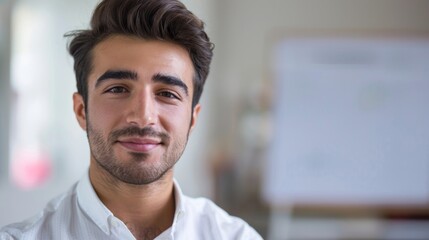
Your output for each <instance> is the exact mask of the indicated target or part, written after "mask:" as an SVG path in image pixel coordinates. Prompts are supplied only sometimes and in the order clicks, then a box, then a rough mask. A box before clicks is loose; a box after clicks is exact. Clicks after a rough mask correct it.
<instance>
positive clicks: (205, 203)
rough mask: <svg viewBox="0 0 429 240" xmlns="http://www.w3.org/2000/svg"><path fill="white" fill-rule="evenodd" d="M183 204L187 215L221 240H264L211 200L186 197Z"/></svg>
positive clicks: (248, 226)
mask: <svg viewBox="0 0 429 240" xmlns="http://www.w3.org/2000/svg"><path fill="white" fill-rule="evenodd" d="M183 202H184V211H185V214H186V215H188V217H190V218H191V220H194V221H197V222H198V223H199V226H201V227H203V228H209V229H206V230H208V231H210V232H212V233H214V234H215V235H217V236H219V237H221V238H220V239H262V238H261V236H260V235H259V234H258V233H257V232H256V231H255V230H254V229H253V228H252V227H251V226H250V225H249V224H247V223H246V222H245V221H244V220H242V219H241V218H238V217H235V216H231V215H229V214H228V213H227V212H226V211H225V210H223V209H222V208H220V207H219V206H217V205H216V204H215V203H214V202H212V201H211V200H209V199H206V198H190V197H187V196H184V199H183Z"/></svg>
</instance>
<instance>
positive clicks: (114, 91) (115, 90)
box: [105, 86, 128, 94]
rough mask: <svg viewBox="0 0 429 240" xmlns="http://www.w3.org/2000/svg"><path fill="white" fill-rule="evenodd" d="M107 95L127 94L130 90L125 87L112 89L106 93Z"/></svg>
mask: <svg viewBox="0 0 429 240" xmlns="http://www.w3.org/2000/svg"><path fill="white" fill-rule="evenodd" d="M105 92H106V93H113V94H120V93H127V92H128V89H126V88H124V87H119V86H118V87H112V88H109V89H107V90H106V91H105Z"/></svg>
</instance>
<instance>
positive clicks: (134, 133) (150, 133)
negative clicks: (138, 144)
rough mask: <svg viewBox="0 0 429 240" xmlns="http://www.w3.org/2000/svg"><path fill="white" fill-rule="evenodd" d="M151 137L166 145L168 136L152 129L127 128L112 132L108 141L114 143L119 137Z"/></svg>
mask: <svg viewBox="0 0 429 240" xmlns="http://www.w3.org/2000/svg"><path fill="white" fill-rule="evenodd" d="M123 136H126V137H142V138H143V137H153V138H159V139H161V142H163V143H168V141H169V140H170V136H169V135H168V134H167V133H165V132H159V131H156V130H155V129H153V128H152V127H144V128H139V127H127V128H122V129H118V130H115V131H113V132H112V133H111V134H110V136H109V139H110V140H111V142H115V141H116V140H118V138H120V137H123Z"/></svg>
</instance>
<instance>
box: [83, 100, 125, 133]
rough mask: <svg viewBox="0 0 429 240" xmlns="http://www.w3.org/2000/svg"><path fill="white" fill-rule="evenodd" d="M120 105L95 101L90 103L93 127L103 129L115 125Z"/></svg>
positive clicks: (89, 115) (90, 118)
mask: <svg viewBox="0 0 429 240" xmlns="http://www.w3.org/2000/svg"><path fill="white" fill-rule="evenodd" d="M119 109H121V108H119V107H116V106H114V104H102V103H97V102H95V101H94V102H93V103H92V104H90V105H89V112H88V119H89V121H90V122H91V123H92V125H93V127H95V128H97V129H102V128H106V127H109V126H111V125H113V124H114V123H115V122H116V121H117V120H116V119H117V118H118V116H119V115H120V112H119Z"/></svg>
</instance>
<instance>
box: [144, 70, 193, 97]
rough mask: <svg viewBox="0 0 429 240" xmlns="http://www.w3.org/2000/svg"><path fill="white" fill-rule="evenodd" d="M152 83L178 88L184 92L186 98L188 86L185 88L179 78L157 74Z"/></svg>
mask: <svg viewBox="0 0 429 240" xmlns="http://www.w3.org/2000/svg"><path fill="white" fill-rule="evenodd" d="M152 81H154V82H160V83H164V84H167V85H173V86H178V87H180V88H181V89H182V90H183V91H184V92H185V94H186V96H188V86H186V84H185V83H184V82H183V81H182V80H181V79H180V78H177V77H174V76H171V75H165V74H161V73H158V74H155V75H154V76H153V77H152Z"/></svg>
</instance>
